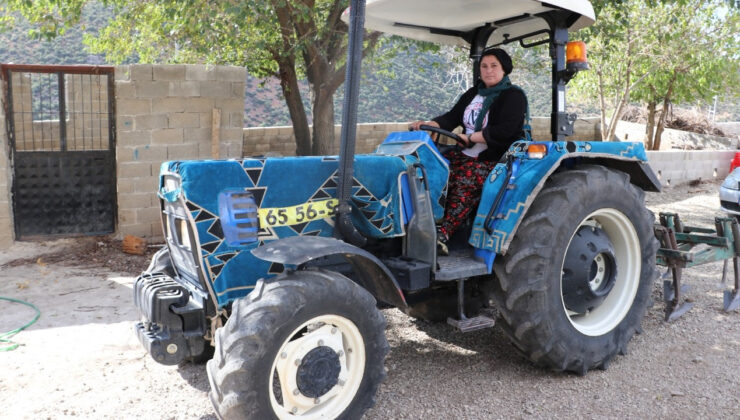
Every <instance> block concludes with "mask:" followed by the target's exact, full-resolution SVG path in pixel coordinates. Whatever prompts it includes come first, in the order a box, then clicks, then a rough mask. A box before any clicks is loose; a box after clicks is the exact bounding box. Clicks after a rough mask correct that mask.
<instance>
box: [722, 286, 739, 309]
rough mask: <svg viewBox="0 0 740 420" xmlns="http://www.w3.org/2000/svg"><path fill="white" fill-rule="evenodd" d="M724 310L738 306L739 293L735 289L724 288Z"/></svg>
mask: <svg viewBox="0 0 740 420" xmlns="http://www.w3.org/2000/svg"><path fill="white" fill-rule="evenodd" d="M724 303H725V305H724V306H725V312H730V311H734V310H735V309H738V308H740V293H738V291H737V290H725V302H724Z"/></svg>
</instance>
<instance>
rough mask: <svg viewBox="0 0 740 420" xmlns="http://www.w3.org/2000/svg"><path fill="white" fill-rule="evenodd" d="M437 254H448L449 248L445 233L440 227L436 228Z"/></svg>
mask: <svg viewBox="0 0 740 420" xmlns="http://www.w3.org/2000/svg"><path fill="white" fill-rule="evenodd" d="M437 255H450V250H449V248H448V247H447V235H445V234H444V232H442V230H440V229H437Z"/></svg>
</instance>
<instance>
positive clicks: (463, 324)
mask: <svg viewBox="0 0 740 420" xmlns="http://www.w3.org/2000/svg"><path fill="white" fill-rule="evenodd" d="M447 323H448V324H450V325H452V326H453V327H455V328H457V329H458V330H460V332H464V333H466V332H471V331H476V330H482V329H484V328H491V327H493V326H494V325H496V321H495V320H494V319H493V318H489V317H487V316H476V317H475V318H463V319H454V318H447Z"/></svg>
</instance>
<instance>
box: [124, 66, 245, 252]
mask: <svg viewBox="0 0 740 420" xmlns="http://www.w3.org/2000/svg"><path fill="white" fill-rule="evenodd" d="M245 80H246V70H245V69H244V68H242V67H231V66H204V65H151V64H139V65H131V66H120V67H116V83H115V86H116V118H117V122H116V127H117V144H116V158H117V161H118V165H117V179H118V231H119V235H120V236H124V235H128V234H131V235H137V236H141V237H144V238H148V239H150V240H158V239H161V237H162V230H161V226H160V224H161V220H160V215H159V209H158V205H159V204H158V201H157V197H156V191H157V187H158V174H159V168H160V165H161V164H162V162H164V161H168V160H180V159H210V158H214V157H216V158H224V159H225V158H238V157H241V153H242V137H243V134H242V127H243V121H244V89H245ZM214 109H215V110H217V111H216V113H214ZM214 115H216V116H218V115H220V120H219V121H216V124H215V125H214V124H213V116H214ZM214 127H215V128H216V131H217V132H218V134H217V135H218V136H219V139H218V142H217V149H218V156H214V155H213V151H214V144H213V139H212V136H213V132H214Z"/></svg>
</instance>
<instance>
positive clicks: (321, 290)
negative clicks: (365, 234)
mask: <svg viewBox="0 0 740 420" xmlns="http://www.w3.org/2000/svg"><path fill="white" fill-rule="evenodd" d="M215 342H216V352H215V355H214V358H213V359H212V360H211V361H210V362H208V378H209V380H210V383H211V392H210V399H211V402H212V403H213V406H214V408H215V409H216V413H217V414H218V416H219V417H220V418H222V419H273V418H278V419H286V418H290V419H324V418H327V419H329V418H348V419H355V418H360V417H361V416H362V414H363V413H364V412H365V411H366V410H367V409H369V408H370V407H372V406H373V404H374V403H375V394H376V392H377V390H378V386H379V385H380V382H381V381H382V380H383V378H384V377H385V369H384V367H383V361H384V359H385V356H386V354H387V353H388V350H389V346H388V342H387V341H386V338H385V318H384V317H383V315H382V314H381V313H380V311H378V310H377V308H376V303H375V299H374V298H373V297H372V295H370V293H368V292H367V291H366V290H365V289H363V288H361V287H360V286H358V285H357V284H355V283H353V282H352V281H351V280H349V279H348V278H346V277H344V276H342V275H341V274H338V273H335V272H331V271H325V270H306V271H298V272H293V273H289V274H283V275H281V276H279V277H277V278H275V279H273V280H271V281H270V282H269V283H262V284H258V286H257V287H256V288H255V290H254V291H253V292H252V293H250V294H249V295H248V296H246V297H244V298H243V299H239V300H238V301H236V302H234V304H233V306H232V314H231V316H230V317H229V320H228V321H227V322H226V324H225V325H224V327H223V328H221V329H219V330H218V331H217V332H216V337H215Z"/></svg>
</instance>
